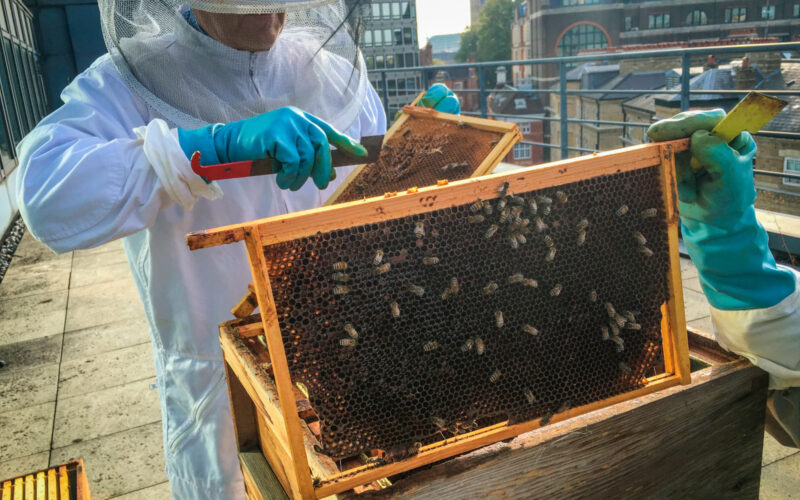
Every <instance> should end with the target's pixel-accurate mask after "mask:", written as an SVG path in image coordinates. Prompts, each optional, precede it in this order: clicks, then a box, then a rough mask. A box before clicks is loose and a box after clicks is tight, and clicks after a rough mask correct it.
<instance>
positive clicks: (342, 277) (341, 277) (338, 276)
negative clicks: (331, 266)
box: [333, 272, 350, 283]
mask: <svg viewBox="0 0 800 500" xmlns="http://www.w3.org/2000/svg"><path fill="white" fill-rule="evenodd" d="M333 281H339V282H342V283H347V282H348V281H350V275H349V274H346V273H342V272H338V273H333Z"/></svg>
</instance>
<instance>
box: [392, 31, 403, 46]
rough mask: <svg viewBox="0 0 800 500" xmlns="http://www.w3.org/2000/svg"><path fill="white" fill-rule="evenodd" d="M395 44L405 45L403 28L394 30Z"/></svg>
mask: <svg viewBox="0 0 800 500" xmlns="http://www.w3.org/2000/svg"><path fill="white" fill-rule="evenodd" d="M394 44H395V45H403V30H401V29H396V30H394Z"/></svg>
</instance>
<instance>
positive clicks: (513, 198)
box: [511, 195, 525, 205]
mask: <svg viewBox="0 0 800 500" xmlns="http://www.w3.org/2000/svg"><path fill="white" fill-rule="evenodd" d="M511 203H512V204H513V205H524V204H525V198H523V197H522V196H519V195H513V196H511Z"/></svg>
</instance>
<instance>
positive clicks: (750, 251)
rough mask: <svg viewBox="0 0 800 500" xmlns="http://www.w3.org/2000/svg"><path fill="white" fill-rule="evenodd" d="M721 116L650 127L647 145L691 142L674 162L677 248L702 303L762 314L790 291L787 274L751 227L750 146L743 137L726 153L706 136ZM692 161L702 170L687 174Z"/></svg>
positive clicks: (695, 115) (687, 117) (681, 118)
mask: <svg viewBox="0 0 800 500" xmlns="http://www.w3.org/2000/svg"><path fill="white" fill-rule="evenodd" d="M724 117H725V112H724V111H722V110H712V111H699V112H698V111H689V112H685V113H680V114H678V115H675V117H674V118H671V119H669V120H662V121H660V122H658V123H655V124H653V125H652V126H651V127H650V128H649V129H648V130H647V135H648V137H649V138H650V139H651V140H653V141H667V140H673V139H680V138H684V137H691V138H692V140H691V150H690V151H689V152H686V153H685V154H680V155H678V156H677V157H676V169H677V178H678V198H679V204H680V215H681V229H682V233H683V241H684V243H685V244H686V248H687V249H688V251H689V255H690V256H691V258H692V261H693V262H694V263H695V265H696V266H697V271H698V273H699V277H700V284H701V285H702V286H703V291H705V294H706V297H708V301H709V303H711V305H712V306H714V307H715V308H717V309H721V310H740V309H763V308H766V307H771V306H774V305H775V304H777V303H779V302H780V301H782V300H783V299H784V298H786V297H788V296H789V295H790V294H791V293H793V292H794V289H795V277H794V275H793V274H792V272H791V271H789V270H788V269H784V268H779V267H778V266H777V265H776V264H775V259H774V258H773V256H772V253H771V252H770V251H769V246H768V245H767V240H768V237H767V233H766V231H764V228H762V227H761V225H760V224H759V223H758V221H757V220H756V213H755V207H754V206H753V204H754V203H755V199H756V190H755V186H754V184H753V157H754V156H755V154H756V143H755V141H753V137H752V136H751V135H750V133H749V132H742V133H741V134H739V136H738V137H736V139H734V140H733V141H732V142H731V143H730V145H729V144H726V143H725V141H724V140H722V139H720V138H718V137H716V136H713V135H711V134H710V132H709V131H710V130H711V129H712V128H713V127H714V125H716V124H717V123H718V122H719V121H720V120H722V118H724ZM692 157H694V158H695V159H696V160H697V161H698V162H699V163H700V164H701V165H702V166H703V168H702V169H701V170H700V171H698V172H696V173H695V172H694V171H693V170H692V169H691V167H690V166H689V164H690V159H691V158H692Z"/></svg>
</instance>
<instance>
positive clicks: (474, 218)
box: [467, 214, 486, 224]
mask: <svg viewBox="0 0 800 500" xmlns="http://www.w3.org/2000/svg"><path fill="white" fill-rule="evenodd" d="M485 220H486V217H484V216H483V215H481V214H477V215H470V216H469V217H467V222H469V223H470V224H480V223H481V222H483V221H485Z"/></svg>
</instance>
